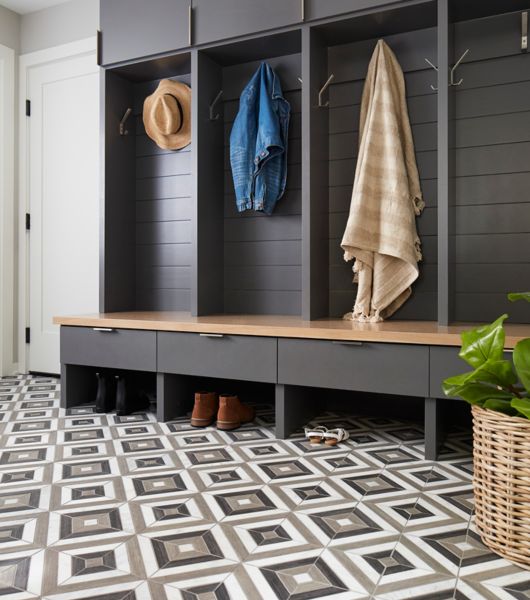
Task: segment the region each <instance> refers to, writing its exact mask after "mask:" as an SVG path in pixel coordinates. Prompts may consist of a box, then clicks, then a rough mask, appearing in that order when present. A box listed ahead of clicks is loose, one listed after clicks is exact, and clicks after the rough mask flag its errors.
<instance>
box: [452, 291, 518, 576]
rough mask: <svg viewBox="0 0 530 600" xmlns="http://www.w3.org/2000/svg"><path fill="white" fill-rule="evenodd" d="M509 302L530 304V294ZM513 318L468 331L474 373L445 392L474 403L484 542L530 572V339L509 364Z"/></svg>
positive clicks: (466, 350)
mask: <svg viewBox="0 0 530 600" xmlns="http://www.w3.org/2000/svg"><path fill="white" fill-rule="evenodd" d="M508 298H509V299H510V300H511V301H515V300H526V301H527V302H530V292H525V293H517V294H509V295H508ZM507 317H508V315H502V316H501V317H499V318H498V319H497V320H496V321H494V322H493V323H491V324H490V325H484V326H482V327H479V328H477V329H474V330H472V331H466V332H464V333H462V348H461V350H460V355H459V356H460V357H461V358H462V359H463V360H465V361H466V362H467V363H468V364H469V365H470V366H471V367H472V368H473V370H472V371H470V372H468V373H463V374H462V375H456V376H454V377H449V378H448V379H446V380H445V381H444V383H443V390H444V392H445V394H446V395H447V396H458V397H460V398H462V399H463V400H466V401H467V402H469V403H470V404H471V405H472V409H471V410H472V415H473V466H474V475H473V490H474V496H475V519H476V525H477V529H478V531H479V533H480V535H481V537H482V541H483V542H484V544H486V546H488V547H489V548H491V549H492V550H493V551H495V552H497V553H498V554H500V555H501V556H503V557H504V558H507V559H508V560H512V561H514V562H516V563H518V564H520V565H521V566H524V567H526V568H530V338H527V339H523V340H521V341H519V342H518V343H517V345H516V346H515V348H514V350H513V356H512V360H506V358H505V356H504V341H505V333H504V321H505V320H506V319H507Z"/></svg>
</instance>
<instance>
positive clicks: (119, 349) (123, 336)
mask: <svg viewBox="0 0 530 600" xmlns="http://www.w3.org/2000/svg"><path fill="white" fill-rule="evenodd" d="M61 363H63V364H69V365H87V366H93V367H109V368H111V369H130V370H133V371H156V332H154V331H137V330H134V329H109V330H101V329H100V330H98V328H92V327H65V326H64V325H63V326H62V327H61Z"/></svg>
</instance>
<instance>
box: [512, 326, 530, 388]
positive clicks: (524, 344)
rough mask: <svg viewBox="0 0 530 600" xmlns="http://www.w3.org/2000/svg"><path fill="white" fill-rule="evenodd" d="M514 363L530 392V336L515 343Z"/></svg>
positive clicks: (522, 381)
mask: <svg viewBox="0 0 530 600" xmlns="http://www.w3.org/2000/svg"><path fill="white" fill-rule="evenodd" d="M513 364H514V365H515V370H516V371H517V375H518V376H519V379H520V380H521V383H522V384H523V386H524V389H525V390H526V391H527V392H529V393H530V338H526V339H525V340H521V341H519V342H517V344H516V345H515V348H514V349H513Z"/></svg>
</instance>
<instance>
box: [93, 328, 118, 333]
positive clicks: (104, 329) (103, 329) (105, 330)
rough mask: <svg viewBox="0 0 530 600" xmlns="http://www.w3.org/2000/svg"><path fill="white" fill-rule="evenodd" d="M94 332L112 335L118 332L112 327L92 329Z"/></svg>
mask: <svg viewBox="0 0 530 600" xmlns="http://www.w3.org/2000/svg"><path fill="white" fill-rule="evenodd" d="M92 331H104V332H106V333H112V332H114V331H116V330H115V329H112V327H92Z"/></svg>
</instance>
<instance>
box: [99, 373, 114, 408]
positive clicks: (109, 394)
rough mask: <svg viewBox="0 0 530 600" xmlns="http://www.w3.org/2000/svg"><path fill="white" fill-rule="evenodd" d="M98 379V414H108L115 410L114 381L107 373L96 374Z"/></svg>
mask: <svg viewBox="0 0 530 600" xmlns="http://www.w3.org/2000/svg"><path fill="white" fill-rule="evenodd" d="M96 377H97V378H98V391H97V393H96V412H97V413H108V412H110V411H111V410H114V401H115V396H116V395H115V393H114V389H113V388H114V386H113V385H112V381H109V379H108V376H107V375H106V374H105V373H96Z"/></svg>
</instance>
